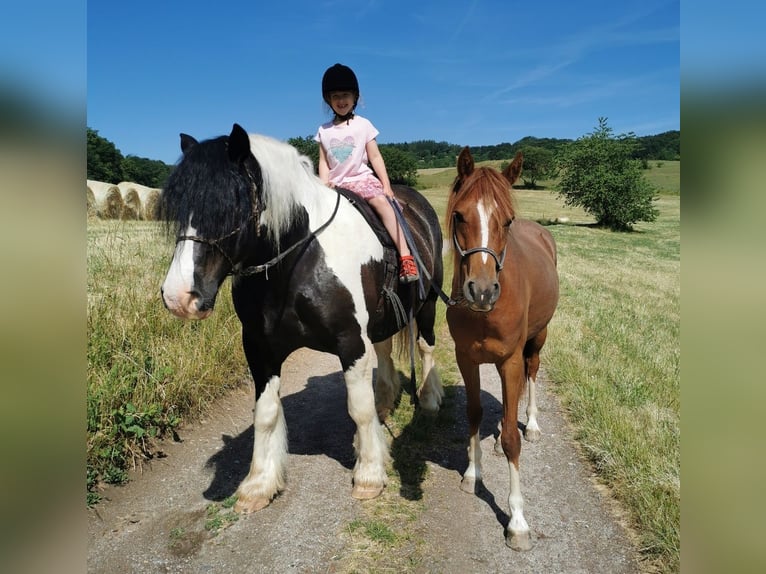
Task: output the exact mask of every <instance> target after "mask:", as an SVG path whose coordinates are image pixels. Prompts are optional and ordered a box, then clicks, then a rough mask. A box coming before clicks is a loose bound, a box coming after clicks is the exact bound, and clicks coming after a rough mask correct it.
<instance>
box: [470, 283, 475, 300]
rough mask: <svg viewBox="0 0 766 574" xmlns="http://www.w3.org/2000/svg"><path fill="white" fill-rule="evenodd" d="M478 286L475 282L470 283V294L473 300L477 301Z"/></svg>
mask: <svg viewBox="0 0 766 574" xmlns="http://www.w3.org/2000/svg"><path fill="white" fill-rule="evenodd" d="M475 286H476V284H475V283H474V282H473V281H469V282H468V294H469V295H470V296H471V299H476V289H475Z"/></svg>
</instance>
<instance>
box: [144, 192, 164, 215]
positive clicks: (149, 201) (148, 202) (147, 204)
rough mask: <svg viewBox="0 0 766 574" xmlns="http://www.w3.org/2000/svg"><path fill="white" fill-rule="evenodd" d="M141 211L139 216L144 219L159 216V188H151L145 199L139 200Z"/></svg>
mask: <svg viewBox="0 0 766 574" xmlns="http://www.w3.org/2000/svg"><path fill="white" fill-rule="evenodd" d="M141 205H142V207H143V210H144V211H143V213H142V214H141V217H142V218H143V219H145V220H146V221H155V220H157V219H158V218H159V211H158V210H159V207H160V190H159V189H152V190H150V191H149V193H148V195H147V196H146V199H144V200H142V201H141Z"/></svg>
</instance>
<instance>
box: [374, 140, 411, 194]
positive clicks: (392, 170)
mask: <svg viewBox="0 0 766 574" xmlns="http://www.w3.org/2000/svg"><path fill="white" fill-rule="evenodd" d="M380 155H381V156H383V161H384V162H385V164H386V172H387V173H388V179H389V180H390V181H391V183H403V184H405V185H409V186H410V187H413V186H414V185H415V184H416V183H417V181H418V164H417V162H416V161H415V158H414V157H412V155H410V154H408V153H407V152H405V151H402V150H400V149H399V148H397V147H394V146H389V145H381V146H380Z"/></svg>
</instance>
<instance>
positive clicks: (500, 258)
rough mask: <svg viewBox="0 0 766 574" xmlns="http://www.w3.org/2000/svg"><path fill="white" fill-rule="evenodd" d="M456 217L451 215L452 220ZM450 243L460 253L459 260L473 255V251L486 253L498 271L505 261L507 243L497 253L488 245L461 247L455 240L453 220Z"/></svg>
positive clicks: (455, 231) (455, 233)
mask: <svg viewBox="0 0 766 574" xmlns="http://www.w3.org/2000/svg"><path fill="white" fill-rule="evenodd" d="M456 217H457V216H456V215H453V216H452V219H453V220H454V219H456ZM511 223H513V218H512V219H511ZM511 223H509V224H508V225H511ZM452 243H453V244H454V245H455V249H457V252H458V254H459V255H460V259H461V261H462V260H463V259H465V258H466V257H468V256H469V255H473V254H474V253H487V254H488V255H490V256H491V257H492V259H494V260H495V270H496V271H498V272H499V271H500V270H501V269H502V268H503V263H504V262H505V252H506V250H507V249H508V244H506V245H505V247H503V250H502V251H501V252H500V254H499V255H498V253H497V252H496V251H495V250H493V249H490V248H489V247H472V248H471V249H463V248H462V247H460V243H458V240H457V229H456V225H455V224H454V221H453V224H452Z"/></svg>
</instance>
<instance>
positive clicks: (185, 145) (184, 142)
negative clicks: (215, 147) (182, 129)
mask: <svg viewBox="0 0 766 574" xmlns="http://www.w3.org/2000/svg"><path fill="white" fill-rule="evenodd" d="M197 143H198V142H197V140H195V139H194V138H193V137H191V136H190V135H188V134H181V151H182V152H183V153H186V152H187V151H189V150H190V149H191V148H192V147H193V146H195V145H197Z"/></svg>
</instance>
